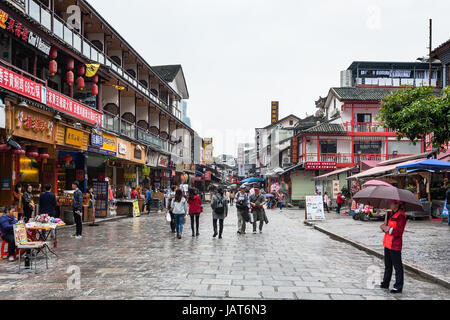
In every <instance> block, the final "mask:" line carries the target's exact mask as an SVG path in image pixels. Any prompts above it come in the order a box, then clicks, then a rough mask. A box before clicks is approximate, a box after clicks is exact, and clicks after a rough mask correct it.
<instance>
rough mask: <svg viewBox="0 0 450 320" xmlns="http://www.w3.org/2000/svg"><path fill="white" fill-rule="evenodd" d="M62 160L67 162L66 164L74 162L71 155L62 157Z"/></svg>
mask: <svg viewBox="0 0 450 320" xmlns="http://www.w3.org/2000/svg"><path fill="white" fill-rule="evenodd" d="M62 160H63V161H64V162H65V163H66V166H68V165H70V163H71V162H72V160H73V158H72V157H71V156H69V155H66V156H65V157H64V158H62Z"/></svg>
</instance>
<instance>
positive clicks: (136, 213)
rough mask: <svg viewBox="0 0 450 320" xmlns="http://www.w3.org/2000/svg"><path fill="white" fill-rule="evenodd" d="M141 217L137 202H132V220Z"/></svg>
mask: <svg viewBox="0 0 450 320" xmlns="http://www.w3.org/2000/svg"><path fill="white" fill-rule="evenodd" d="M140 216H141V209H139V202H138V201H135V202H133V218H137V217H140Z"/></svg>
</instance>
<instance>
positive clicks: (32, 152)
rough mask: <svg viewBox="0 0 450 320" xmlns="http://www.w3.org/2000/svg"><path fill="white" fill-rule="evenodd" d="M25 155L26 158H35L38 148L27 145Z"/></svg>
mask: <svg viewBox="0 0 450 320" xmlns="http://www.w3.org/2000/svg"><path fill="white" fill-rule="evenodd" d="M25 154H26V156H27V157H28V158H37V157H39V152H38V148H36V147H33V146H28V147H27V148H26V153H25Z"/></svg>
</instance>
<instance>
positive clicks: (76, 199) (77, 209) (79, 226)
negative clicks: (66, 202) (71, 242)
mask: <svg viewBox="0 0 450 320" xmlns="http://www.w3.org/2000/svg"><path fill="white" fill-rule="evenodd" d="M79 186H80V184H79V183H78V181H75V182H74V183H72V189H73V190H75V192H74V194H73V205H72V207H73V217H74V220H75V225H76V233H75V234H74V235H73V236H72V237H74V238H75V239H81V238H82V233H83V223H82V216H83V193H82V192H81V190H80V189H79Z"/></svg>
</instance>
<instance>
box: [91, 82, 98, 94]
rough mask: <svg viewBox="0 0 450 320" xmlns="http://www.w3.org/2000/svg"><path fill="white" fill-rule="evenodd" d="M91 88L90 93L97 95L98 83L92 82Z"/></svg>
mask: <svg viewBox="0 0 450 320" xmlns="http://www.w3.org/2000/svg"><path fill="white" fill-rule="evenodd" d="M91 89H92V95H93V96H96V95H98V85H96V84H93V85H92V88H91Z"/></svg>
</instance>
